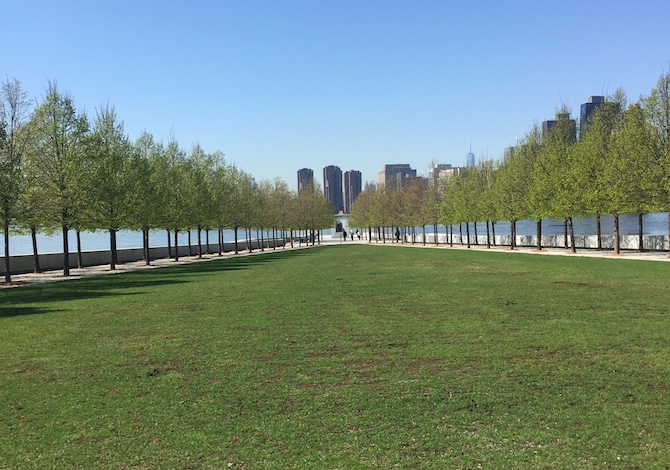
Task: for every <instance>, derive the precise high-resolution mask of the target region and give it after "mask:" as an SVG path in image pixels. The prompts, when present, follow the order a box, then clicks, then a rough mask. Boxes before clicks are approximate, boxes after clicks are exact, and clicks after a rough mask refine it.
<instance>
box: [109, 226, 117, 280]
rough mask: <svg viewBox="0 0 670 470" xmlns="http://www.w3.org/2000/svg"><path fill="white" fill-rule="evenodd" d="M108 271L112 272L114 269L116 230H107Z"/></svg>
mask: <svg viewBox="0 0 670 470" xmlns="http://www.w3.org/2000/svg"><path fill="white" fill-rule="evenodd" d="M109 251H110V255H111V256H110V260H109V269H111V270H112V271H114V270H115V269H116V261H117V253H116V230H114V229H109Z"/></svg>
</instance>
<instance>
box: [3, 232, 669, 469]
mask: <svg viewBox="0 0 670 470" xmlns="http://www.w3.org/2000/svg"><path fill="white" fill-rule="evenodd" d="M669 276H670V265H669V264H667V263H650V262H646V263H645V262H635V261H628V260H626V261H621V260H611V259H586V258H574V257H546V256H533V255H521V254H515V255H510V254H507V253H481V252H466V251H463V250H448V249H444V250H429V249H419V248H416V249H413V248H402V249H400V248H393V247H382V246H361V245H356V246H331V247H321V248H314V249H309V250H298V251H290V252H289V251H287V252H282V251H277V252H274V253H267V254H265V255H261V256H250V257H240V258H234V259H227V260H221V261H212V262H208V263H197V264H193V265H187V266H177V267H174V268H168V269H156V270H149V271H142V272H134V273H128V274H118V275H114V276H103V277H99V278H90V279H82V280H78V281H68V282H62V283H54V284H49V285H35V286H26V287H20V288H17V289H11V290H3V291H0V466H1V467H4V468H222V467H223V468H229V467H230V468H237V469H242V468H249V469H251V468H253V469H259V468H260V469H263V468H267V469H270V468H391V467H394V466H397V467H401V468H424V467H425V468H477V467H483V468H594V469H595V468H626V469H627V468H667V463H668V462H670V426H668V423H669V422H670V410H669V409H668V396H669V395H668V391H669V390H670V316H669V314H670V294H669V293H668V292H669V291H668V289H667V279H668V278H669Z"/></svg>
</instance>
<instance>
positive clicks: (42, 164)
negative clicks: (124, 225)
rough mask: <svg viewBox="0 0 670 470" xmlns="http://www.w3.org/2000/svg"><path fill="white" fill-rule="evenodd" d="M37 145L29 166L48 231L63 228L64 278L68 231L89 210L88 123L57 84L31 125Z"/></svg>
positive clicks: (51, 85)
mask: <svg viewBox="0 0 670 470" xmlns="http://www.w3.org/2000/svg"><path fill="white" fill-rule="evenodd" d="M31 129H32V132H34V139H35V145H34V146H32V147H31V152H30V155H29V160H30V162H29V164H30V165H32V166H34V169H35V170H36V173H37V178H38V180H39V182H40V188H39V191H40V197H41V198H43V200H44V201H46V203H45V206H46V207H45V211H44V214H45V221H44V225H45V226H47V227H55V226H59V227H60V228H61V230H62V233H63V275H64V276H69V275H70V262H69V247H68V231H69V229H70V227H72V225H73V224H74V223H76V220H77V219H76V217H77V216H78V214H79V213H80V212H81V211H82V210H84V208H85V200H86V194H87V192H88V189H89V188H87V187H86V185H85V182H86V178H85V177H84V176H83V175H84V173H85V171H86V170H87V166H86V164H85V157H86V155H85V151H84V150H85V139H86V136H87V133H88V120H87V118H86V115H85V114H78V113H77V111H76V109H75V106H74V100H73V99H72V97H71V96H70V95H68V94H67V93H62V92H61V91H60V90H59V89H58V86H57V84H56V82H49V85H48V87H47V93H46V97H45V99H44V102H43V103H42V104H41V105H40V106H39V107H38V108H37V109H36V110H35V113H34V115H33V119H32V122H31Z"/></svg>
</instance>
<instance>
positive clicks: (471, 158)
mask: <svg viewBox="0 0 670 470" xmlns="http://www.w3.org/2000/svg"><path fill="white" fill-rule="evenodd" d="M465 166H466V167H468V168H473V167H474V166H475V154H474V153H472V145H471V146H470V153H468V154H467V155H466V157H465Z"/></svg>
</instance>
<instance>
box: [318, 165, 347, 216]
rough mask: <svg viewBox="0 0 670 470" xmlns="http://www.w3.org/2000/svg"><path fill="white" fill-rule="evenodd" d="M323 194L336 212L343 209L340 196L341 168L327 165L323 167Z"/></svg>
mask: <svg viewBox="0 0 670 470" xmlns="http://www.w3.org/2000/svg"><path fill="white" fill-rule="evenodd" d="M323 195H324V196H325V197H326V201H328V202H330V203H331V204H332V205H333V208H334V209H335V213H336V214H337V213H338V212H340V211H344V198H343V197H342V170H340V167H339V166H335V165H329V166H327V167H325V168H324V169H323Z"/></svg>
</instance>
